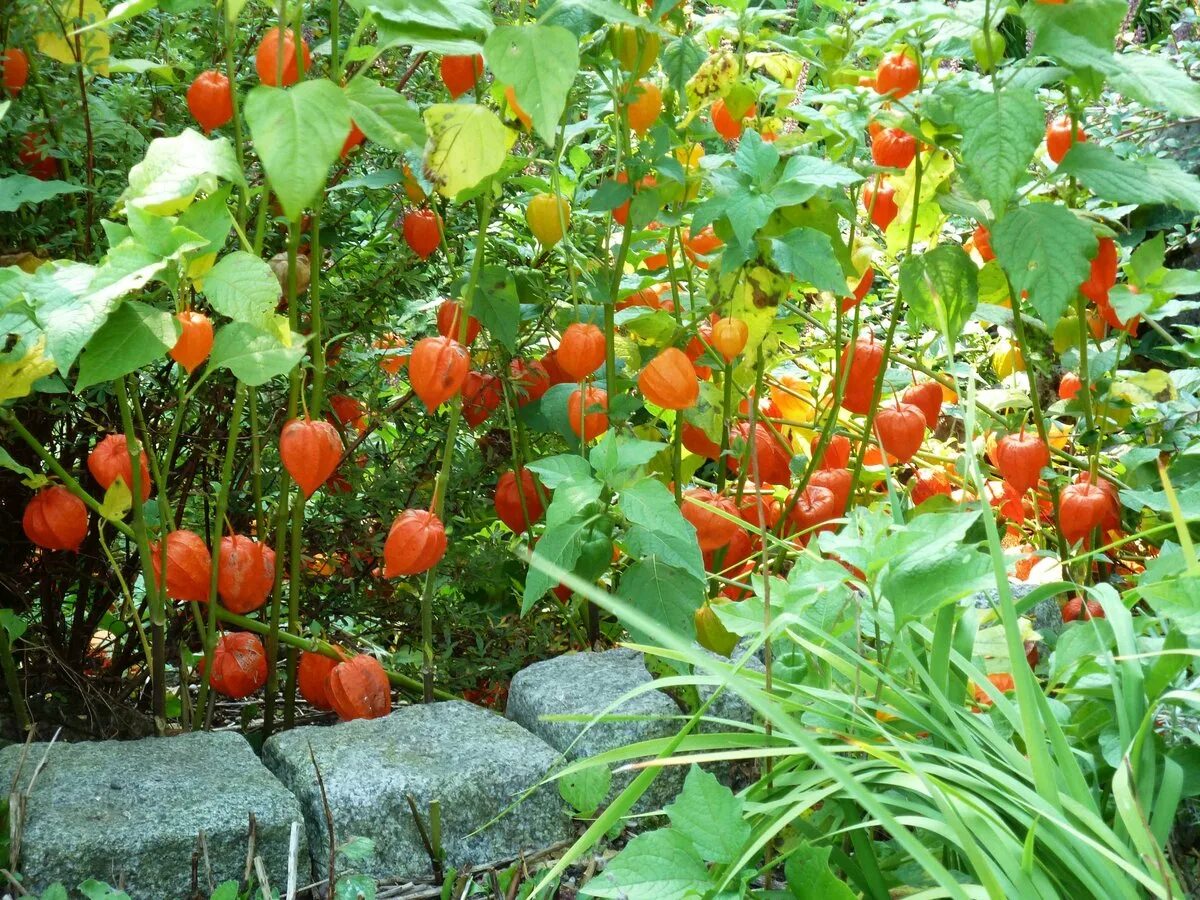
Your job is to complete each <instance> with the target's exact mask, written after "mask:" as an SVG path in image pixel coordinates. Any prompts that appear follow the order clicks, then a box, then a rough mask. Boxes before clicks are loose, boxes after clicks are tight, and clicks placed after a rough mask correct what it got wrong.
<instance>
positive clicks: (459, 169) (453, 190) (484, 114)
mask: <svg viewBox="0 0 1200 900" xmlns="http://www.w3.org/2000/svg"><path fill="white" fill-rule="evenodd" d="M425 129H426V131H427V132H428V135H429V140H428V142H427V143H426V144H425V174H426V176H427V177H428V178H429V181H430V182H431V183H432V184H433V185H434V186H435V187H436V188H437V190H438V193H439V194H441V195H442V196H443V197H448V198H450V199H453V198H454V197H456V196H458V194H459V193H460V192H462V191H467V190H470V189H471V188H473V187H475V186H476V185H478V184H479V183H480V182H481V181H483V180H484V179H485V178H490V177H491V176H492V175H495V174H496V173H497V172H499V171H500V167H501V166H503V165H504V160H505V159H506V158H507V157H508V151H509V149H510V148H511V147H512V145H513V143H514V142H515V141H516V139H517V133H516V132H515V131H513V130H512V129H511V128H508V127H507V126H506V125H505V124H504V123H503V122H501V121H500V118H499V116H497V115H496V114H495V113H494V112H492V111H491V110H490V109H487V108H486V107H483V106H479V105H478V104H474V103H437V104H434V105H433V106H431V107H429V108H428V109H427V110H425Z"/></svg>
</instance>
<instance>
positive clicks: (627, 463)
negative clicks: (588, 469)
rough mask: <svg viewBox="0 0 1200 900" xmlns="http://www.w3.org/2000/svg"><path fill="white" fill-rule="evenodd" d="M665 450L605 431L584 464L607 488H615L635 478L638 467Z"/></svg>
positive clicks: (648, 442)
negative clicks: (587, 464)
mask: <svg viewBox="0 0 1200 900" xmlns="http://www.w3.org/2000/svg"><path fill="white" fill-rule="evenodd" d="M666 446H667V445H666V444H664V443H662V442H661V441H643V440H639V439H637V438H629V437H624V436H618V435H617V433H616V432H613V431H607V432H605V433H604V436H603V437H601V438H600V440H599V441H597V442H596V446H594V447H593V448H592V451H591V453H589V454H588V460H589V461H590V462H591V464H592V468H593V469H595V470H596V474H597V475H599V476H600V478H601V479H603V480H604V481H605V482H607V483H608V484H609V485H610V486H611V487H618V486H622V485H624V484H625V483H627V482H628V481H629V480H630V479H631V478H637V477H638V471H639V470H640V469H641V467H642V466H645V465H646V464H647V463H649V462H650V460H652V459H654V457H655V456H657V455H658V453H659V451H661V450H662V449H663V448H664V447H666Z"/></svg>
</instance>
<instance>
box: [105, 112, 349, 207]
mask: <svg viewBox="0 0 1200 900" xmlns="http://www.w3.org/2000/svg"><path fill="white" fill-rule="evenodd" d="M342 137H343V138H344V137H345V134H343V135H342ZM218 179H224V180H225V181H229V182H233V183H234V184H241V183H242V170H241V168H240V167H239V166H238V162H237V156H236V154H235V153H234V150H233V144H232V143H230V141H229V140H228V139H227V138H221V137H217V138H212V139H211V140H210V139H208V138H206V137H204V136H203V135H202V134H200V133H199V132H198V131H194V130H192V129H191V128H188V129H186V130H185V131H184V132H183V133H182V134H180V135H177V136H175V137H169V138H155V139H154V140H153V141H151V142H150V147H149V149H148V150H147V151H146V158H145V159H144V160H142V161H141V162H140V163H138V164H137V165H136V166H134V167H133V168H132V169H130V170H129V186H128V187H127V188H126V189H125V192H124V193H123V194H122V195H121V202H123V203H124V204H125V205H126V206H136V207H138V208H139V209H144V210H145V211H146V212H150V213H155V214H157V215H170V214H172V213H177V212H180V211H181V210H184V209H186V208H187V207H188V205H189V204H191V202H192V200H193V199H194V198H195V196H196V194H198V193H204V194H211V193H213V192H214V191H216V190H217V187H218V186H219V183H218Z"/></svg>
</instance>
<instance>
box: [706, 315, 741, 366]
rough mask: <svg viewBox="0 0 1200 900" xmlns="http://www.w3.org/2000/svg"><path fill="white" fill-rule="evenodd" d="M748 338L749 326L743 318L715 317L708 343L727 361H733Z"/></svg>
mask: <svg viewBox="0 0 1200 900" xmlns="http://www.w3.org/2000/svg"><path fill="white" fill-rule="evenodd" d="M749 338H750V326H749V325H747V324H746V321H745V320H744V319H735V318H724V319H717V321H715V322H713V324H712V336H711V339H710V343H711V344H712V346H713V349H714V350H716V351H717V352H718V353H720V354H721V356H722V357H724V359H725V362H727V363H728V362H733V361H734V360H735V359H737V357H738V355H739V354H740V353H741V352H742V351H743V350H745V349H746V341H747V340H749Z"/></svg>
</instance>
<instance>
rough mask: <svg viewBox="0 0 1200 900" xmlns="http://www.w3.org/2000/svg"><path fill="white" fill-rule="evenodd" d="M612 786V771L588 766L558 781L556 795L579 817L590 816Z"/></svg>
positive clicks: (601, 767) (603, 767)
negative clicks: (569, 805)
mask: <svg viewBox="0 0 1200 900" xmlns="http://www.w3.org/2000/svg"><path fill="white" fill-rule="evenodd" d="M611 786H612V770H611V769H609V768H608V766H588V767H587V768H586V769H580V770H579V771H578V772H573V773H571V774H570V775H565V776H563V777H562V778H559V779H558V794H559V796H560V797H562V798H563V800H565V801H566V802H567V803H569V804H571V808H572V809H574V810H575V812H577V813H579V815H581V816H585V817H587V816H591V815H593V814H594V813H595V812H596V810H597V809H599V808H600V804H601V803H603V802H604V798H605V797H607V796H608V789H609V788H610V787H611Z"/></svg>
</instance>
